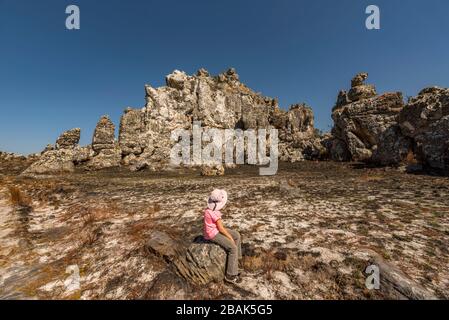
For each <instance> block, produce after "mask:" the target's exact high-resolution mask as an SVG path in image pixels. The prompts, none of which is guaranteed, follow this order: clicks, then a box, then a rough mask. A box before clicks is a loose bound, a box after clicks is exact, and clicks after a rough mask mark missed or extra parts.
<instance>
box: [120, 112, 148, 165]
mask: <svg viewBox="0 0 449 320" xmlns="http://www.w3.org/2000/svg"><path fill="white" fill-rule="evenodd" d="M144 132H145V124H144V113H143V112H142V110H140V109H139V110H137V109H131V108H127V109H126V110H125V113H124V114H123V115H122V117H121V119H120V132H119V145H120V148H121V149H122V154H123V155H124V156H126V155H129V154H135V155H138V154H141V153H142V152H143V149H144V148H145V146H146V142H147V141H146V139H145V136H144Z"/></svg>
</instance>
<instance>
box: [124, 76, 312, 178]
mask: <svg viewBox="0 0 449 320" xmlns="http://www.w3.org/2000/svg"><path fill="white" fill-rule="evenodd" d="M145 91H146V105H145V107H144V108H143V109H142V110H138V109H127V111H126V112H125V114H124V115H123V117H122V120H121V125H120V137H119V143H120V147H121V148H122V152H123V155H124V156H126V155H128V154H131V153H133V154H135V155H136V156H137V158H136V159H134V160H133V161H134V162H135V163H137V164H138V165H134V166H132V168H134V169H135V168H140V167H149V166H150V163H160V164H163V165H167V162H168V160H169V154H170V150H171V147H172V146H173V144H174V142H173V141H171V140H170V135H171V133H172V132H173V131H174V130H175V129H188V130H190V129H192V125H193V122H194V121H201V124H202V126H203V128H218V129H243V130H247V129H261V128H264V129H269V128H272V127H275V128H278V129H280V130H281V131H282V132H280V136H281V137H280V140H281V141H282V140H283V141H284V145H285V148H284V149H282V150H285V154H284V155H283V156H284V158H285V159H286V160H287V161H297V160H302V159H303V158H304V157H303V156H299V155H295V156H291V154H295V153H296V154H301V152H302V150H297V152H295V151H294V150H293V149H298V148H299V147H300V146H301V142H302V141H303V140H305V139H308V138H309V137H310V136H311V135H313V132H314V128H313V113H312V111H311V109H310V108H308V107H306V106H305V105H295V106H293V107H292V108H291V109H290V111H288V112H286V111H284V110H282V109H280V108H279V106H278V102H277V100H276V99H272V98H268V97H264V96H262V95H260V94H258V93H255V92H254V91H252V90H251V89H249V88H248V87H246V86H245V85H244V84H242V83H241V82H240V80H239V76H238V74H237V73H236V71H235V70H234V69H229V70H228V71H226V72H224V73H222V74H220V75H218V76H216V77H212V76H210V75H209V73H208V72H207V71H206V70H204V69H201V70H199V71H198V72H197V75H193V76H190V75H187V74H186V73H184V72H182V71H178V70H175V71H174V72H173V73H172V74H169V75H168V76H167V77H166V86H164V87H161V88H153V87H151V86H148V85H147V86H145ZM141 154H142V155H144V159H143V160H142V161H141V160H140V159H139V158H140V155H141Z"/></svg>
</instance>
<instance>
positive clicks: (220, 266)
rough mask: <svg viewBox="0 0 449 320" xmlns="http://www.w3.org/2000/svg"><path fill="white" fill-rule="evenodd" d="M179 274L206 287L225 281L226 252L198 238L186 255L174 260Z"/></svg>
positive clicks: (193, 282)
mask: <svg viewBox="0 0 449 320" xmlns="http://www.w3.org/2000/svg"><path fill="white" fill-rule="evenodd" d="M174 265H175V266H176V270H177V272H178V273H179V274H180V275H181V276H182V277H183V278H184V279H186V280H187V281H188V282H190V283H192V284H195V285H205V284H208V283H210V282H220V281H223V279H224V275H225V269H226V252H225V251H224V250H223V249H222V248H221V247H220V246H218V245H216V244H214V243H211V242H208V241H206V240H204V239H203V237H201V236H200V237H197V238H196V239H195V240H194V243H192V244H191V245H190V246H189V247H188V248H187V250H186V251H185V253H184V254H183V255H181V256H179V257H178V259H175V260H174Z"/></svg>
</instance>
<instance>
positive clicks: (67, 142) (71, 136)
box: [56, 128, 81, 149]
mask: <svg viewBox="0 0 449 320" xmlns="http://www.w3.org/2000/svg"><path fill="white" fill-rule="evenodd" d="M80 136H81V129H80V128H75V129H71V130H68V131H66V132H64V133H63V134H61V135H60V136H59V138H58V139H57V140H56V149H73V148H75V146H77V145H78V142H79V141H80Z"/></svg>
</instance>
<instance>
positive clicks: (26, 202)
mask: <svg viewBox="0 0 449 320" xmlns="http://www.w3.org/2000/svg"><path fill="white" fill-rule="evenodd" d="M8 189H9V201H10V202H11V204H12V205H13V206H17V207H31V199H30V198H29V197H28V196H26V195H25V194H24V193H23V192H22V191H21V190H20V189H19V188H18V187H15V186H10V187H9V188H8Z"/></svg>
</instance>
